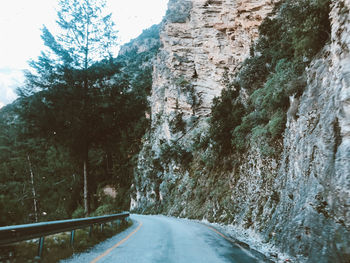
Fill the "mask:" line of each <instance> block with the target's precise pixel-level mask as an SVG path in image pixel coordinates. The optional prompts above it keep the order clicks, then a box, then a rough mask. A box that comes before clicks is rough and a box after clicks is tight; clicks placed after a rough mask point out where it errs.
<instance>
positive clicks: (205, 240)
mask: <svg viewBox="0 0 350 263" xmlns="http://www.w3.org/2000/svg"><path fill="white" fill-rule="evenodd" d="M131 219H132V220H133V221H134V224H133V226H132V227H130V228H129V229H127V230H126V231H124V232H122V233H120V234H118V235H117V236H115V237H112V238H111V239H109V240H107V241H104V242H102V243H101V244H99V245H97V246H95V247H94V248H92V249H91V250H90V251H88V252H84V253H81V254H77V255H74V256H73V257H72V258H70V259H68V260H64V261H61V262H64V263H78V262H79V263H86V262H90V263H97V262H98V263H109V262H113V263H197V262H198V263H221V262H222V263H224V262H225V263H226V262H235V263H253V262H254V263H255V262H266V261H263V260H262V259H261V258H262V257H261V255H259V254H258V253H256V252H254V251H249V250H247V249H243V248H242V247H240V246H239V245H235V244H233V243H232V242H230V241H229V240H228V239H227V238H226V237H225V236H224V235H222V234H221V233H219V232H217V231H216V230H215V229H213V228H211V227H208V226H206V225H204V224H201V223H197V222H194V221H191V220H184V219H177V218H169V217H166V216H144V215H131ZM259 257H260V259H259Z"/></svg>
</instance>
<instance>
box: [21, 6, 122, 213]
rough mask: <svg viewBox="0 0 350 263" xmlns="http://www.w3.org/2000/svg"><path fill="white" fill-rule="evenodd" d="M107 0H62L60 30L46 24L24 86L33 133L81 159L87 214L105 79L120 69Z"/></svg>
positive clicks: (23, 112) (24, 109)
mask: <svg viewBox="0 0 350 263" xmlns="http://www.w3.org/2000/svg"><path fill="white" fill-rule="evenodd" d="M105 4H106V3H105V0H60V1H59V11H58V13H57V15H58V19H57V21H56V22H57V24H58V25H59V27H60V29H61V31H60V33H59V34H58V35H57V36H56V37H55V36H54V35H53V34H51V32H50V31H49V30H48V29H47V28H46V27H44V28H43V29H42V39H43V41H44V44H45V46H46V50H44V51H43V52H42V53H41V55H40V56H39V58H38V60H37V61H31V62H30V66H31V67H32V71H27V72H26V79H27V81H26V85H25V87H23V88H21V89H20V90H19V95H20V97H21V99H22V100H21V101H22V103H21V104H22V110H21V116H22V118H23V119H25V121H26V123H28V131H29V133H31V135H32V136H34V135H35V136H44V137H45V138H47V139H49V140H50V141H52V142H54V143H58V144H61V145H64V146H65V147H67V148H68V149H69V150H70V152H71V153H72V155H73V156H74V157H75V158H76V159H77V160H78V161H79V162H80V163H81V164H82V165H81V166H82V171H83V181H84V211H85V214H86V215H88V214H89V186H88V185H89V184H88V174H89V150H90V148H91V147H92V145H93V144H94V142H95V141H96V140H99V137H100V136H102V135H101V133H100V132H101V130H100V129H99V126H100V125H99V124H100V123H101V117H100V114H99V109H100V108H101V107H100V106H101V103H102V102H101V100H102V99H103V85H101V83H102V84H103V80H102V79H103V78H106V75H107V76H112V75H113V74H114V73H115V72H116V71H117V70H118V67H117V66H116V65H114V64H113V62H112V59H111V57H112V48H114V47H115V45H116V40H117V35H116V34H117V31H116V30H114V23H113V22H112V20H111V14H105ZM102 59H104V63H102V64H98V65H100V66H99V67H100V71H101V68H103V69H104V70H106V72H104V74H103V75H101V74H97V73H96V72H98V71H99V70H98V69H96V68H98V67H97V66H96V62H97V61H100V60H102ZM101 98H102V99H101ZM98 103H100V104H98ZM102 104H103V103H102Z"/></svg>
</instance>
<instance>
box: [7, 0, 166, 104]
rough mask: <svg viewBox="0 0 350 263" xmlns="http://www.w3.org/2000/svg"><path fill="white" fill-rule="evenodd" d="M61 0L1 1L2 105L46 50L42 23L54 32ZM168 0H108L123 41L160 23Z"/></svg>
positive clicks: (12, 96) (10, 98)
mask: <svg viewBox="0 0 350 263" xmlns="http://www.w3.org/2000/svg"><path fill="white" fill-rule="evenodd" d="M57 1H58V0H1V1H0V108H1V107H2V106H4V105H6V104H7V103H10V102H12V101H13V100H14V99H15V98H16V95H15V93H14V89H15V87H17V86H18V85H20V84H21V82H22V81H23V74H22V69H25V68H27V67H28V66H27V61H28V60H29V59H36V58H37V57H38V56H39V55H40V51H41V50H43V45H42V40H41V38H40V35H41V31H40V29H41V28H42V25H46V26H47V27H48V28H49V30H50V31H52V33H54V28H55V26H56V25H55V20H56V13H57V12H56V7H57ZM167 3H168V0H107V6H108V9H109V10H110V12H112V14H113V20H114V21H115V23H116V28H117V29H118V31H119V41H120V43H126V42H128V41H129V40H130V39H132V38H135V37H137V36H138V35H139V34H140V33H141V32H142V30H143V29H145V28H148V27H150V26H152V25H154V24H158V23H159V22H160V21H161V20H162V17H163V16H164V14H165V12H166V7H167Z"/></svg>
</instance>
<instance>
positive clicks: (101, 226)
mask: <svg viewBox="0 0 350 263" xmlns="http://www.w3.org/2000/svg"><path fill="white" fill-rule="evenodd" d="M100 228H101V232H103V224H101V225H100Z"/></svg>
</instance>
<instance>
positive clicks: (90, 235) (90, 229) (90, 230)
mask: <svg viewBox="0 0 350 263" xmlns="http://www.w3.org/2000/svg"><path fill="white" fill-rule="evenodd" d="M92 228H93V225H91V226H90V228H89V237H92Z"/></svg>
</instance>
